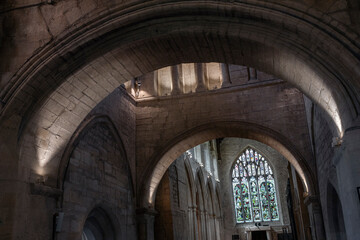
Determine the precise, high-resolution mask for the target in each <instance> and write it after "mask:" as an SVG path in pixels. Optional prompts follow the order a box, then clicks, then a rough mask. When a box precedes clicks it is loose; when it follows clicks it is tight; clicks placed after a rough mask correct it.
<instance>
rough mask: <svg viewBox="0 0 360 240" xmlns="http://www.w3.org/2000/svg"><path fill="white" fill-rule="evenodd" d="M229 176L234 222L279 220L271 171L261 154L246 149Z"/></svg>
mask: <svg viewBox="0 0 360 240" xmlns="http://www.w3.org/2000/svg"><path fill="white" fill-rule="evenodd" d="M232 177H233V193H234V205H235V215H236V222H237V223H243V222H261V221H264V222H268V221H278V220H279V210H278V205H277V199H276V189H275V181H274V177H273V171H272V169H271V167H270V165H269V164H268V162H267V161H266V160H265V158H264V157H263V156H262V155H261V154H258V153H257V152H256V151H255V150H253V149H251V148H248V149H246V150H245V151H244V152H243V153H242V154H241V155H240V157H239V159H237V160H236V162H235V164H234V167H233V171H232Z"/></svg>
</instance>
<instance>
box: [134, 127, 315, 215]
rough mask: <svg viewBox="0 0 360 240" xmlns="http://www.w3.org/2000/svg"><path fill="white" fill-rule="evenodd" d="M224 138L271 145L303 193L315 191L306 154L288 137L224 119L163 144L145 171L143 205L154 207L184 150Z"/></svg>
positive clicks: (313, 192)
mask: <svg viewBox="0 0 360 240" xmlns="http://www.w3.org/2000/svg"><path fill="white" fill-rule="evenodd" d="M223 137H239V138H248V139H252V140H256V141H259V142H261V143H264V144H266V145H268V146H270V147H272V148H273V149H275V150H276V151H278V152H279V153H280V154H281V155H283V156H284V157H285V158H286V159H287V160H288V161H289V162H290V163H291V164H292V165H293V166H294V168H295V169H296V171H297V173H298V174H299V176H300V178H301V180H302V183H303V186H304V189H305V192H304V194H306V195H313V194H316V192H317V190H316V180H315V176H314V175H313V173H312V171H311V169H310V167H309V166H308V164H307V163H306V160H305V159H304V158H303V156H302V155H301V154H300V153H299V152H298V150H297V149H296V147H295V146H293V145H292V143H291V142H290V141H288V140H287V139H286V138H285V137H283V136H281V135H280V134H279V133H277V132H275V131H272V130H271V129H268V128H264V127H262V126H259V125H256V124H251V123H245V122H237V121H234V122H232V121H225V122H223V121H221V122H214V123H209V124H205V125H201V126H198V127H195V128H194V129H191V130H189V131H188V132H186V133H184V134H182V135H181V136H178V137H176V138H174V139H173V140H172V141H170V142H169V144H168V145H167V146H165V147H164V149H163V152H162V153H160V154H158V155H157V156H159V157H158V158H157V159H152V160H153V161H151V164H150V166H149V167H148V169H147V171H146V172H145V174H144V176H145V177H144V178H143V184H141V185H142V186H143V187H142V188H141V190H140V191H141V196H142V199H139V200H140V205H141V206H142V207H147V208H153V207H154V201H155V195H156V189H157V186H158V184H159V182H160V181H161V179H162V176H163V175H164V173H165V172H166V170H167V169H168V167H169V166H170V165H171V163H172V162H173V161H174V160H175V159H177V158H178V157H179V156H180V155H181V154H182V153H184V152H185V151H186V150H188V149H190V148H193V147H194V146H197V145H198V144H201V143H203V142H206V141H209V140H212V139H216V138H223Z"/></svg>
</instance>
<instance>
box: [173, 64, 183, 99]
mask: <svg viewBox="0 0 360 240" xmlns="http://www.w3.org/2000/svg"><path fill="white" fill-rule="evenodd" d="M180 66H181V64H180ZM178 68H179V67H178V66H172V67H171V80H172V87H173V89H172V93H171V95H179V94H180V93H181V90H180V88H179V80H180V74H179V69H178Z"/></svg>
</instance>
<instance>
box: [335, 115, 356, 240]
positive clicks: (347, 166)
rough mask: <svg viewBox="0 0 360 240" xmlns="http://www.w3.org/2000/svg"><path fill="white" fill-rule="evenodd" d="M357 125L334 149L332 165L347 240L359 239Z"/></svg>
mask: <svg viewBox="0 0 360 240" xmlns="http://www.w3.org/2000/svg"><path fill="white" fill-rule="evenodd" d="M359 120H360V119H359ZM358 122H359V123H360V121H358ZM359 123H358V124H357V125H356V126H353V127H352V128H348V129H347V130H346V131H345V134H344V137H343V139H342V140H343V141H342V144H341V146H339V147H335V152H336V154H335V157H334V165H335V166H336V173H337V177H338V185H339V197H340V201H341V205H342V209H343V216H344V222H345V230H346V236H347V240H355V239H356V240H358V239H360V198H359V194H358V192H357V191H358V190H357V188H358V187H360V124H359Z"/></svg>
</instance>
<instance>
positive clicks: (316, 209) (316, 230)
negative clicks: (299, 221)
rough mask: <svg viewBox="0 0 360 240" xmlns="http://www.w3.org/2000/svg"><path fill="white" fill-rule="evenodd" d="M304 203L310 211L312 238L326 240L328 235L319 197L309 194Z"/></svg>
mask: <svg viewBox="0 0 360 240" xmlns="http://www.w3.org/2000/svg"><path fill="white" fill-rule="evenodd" d="M304 203H305V205H306V206H307V208H308V212H309V218H310V226H311V237H312V239H313V240H325V239H326V235H325V228H324V220H323V217H322V212H321V205H320V200H319V198H318V197H317V196H309V197H307V198H305V200H304ZM305 235H306V233H305Z"/></svg>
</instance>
